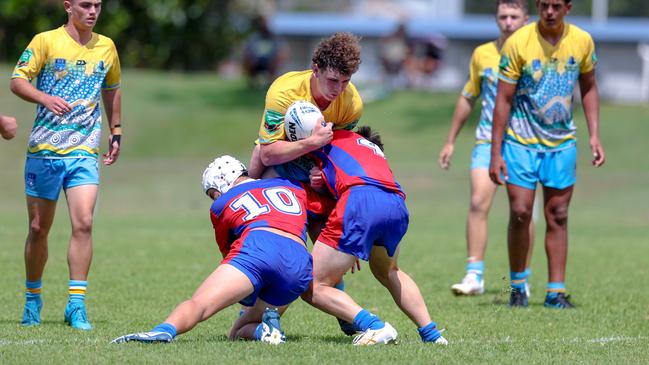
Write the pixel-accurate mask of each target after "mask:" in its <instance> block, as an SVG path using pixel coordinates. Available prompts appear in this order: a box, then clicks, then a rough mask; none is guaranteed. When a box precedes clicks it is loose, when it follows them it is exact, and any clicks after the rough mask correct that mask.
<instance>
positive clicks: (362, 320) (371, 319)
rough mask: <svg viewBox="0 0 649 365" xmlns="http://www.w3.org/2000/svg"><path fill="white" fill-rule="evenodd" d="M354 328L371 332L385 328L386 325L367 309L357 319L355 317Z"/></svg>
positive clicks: (359, 313)
mask: <svg viewBox="0 0 649 365" xmlns="http://www.w3.org/2000/svg"><path fill="white" fill-rule="evenodd" d="M354 326H356V328H358V329H360V330H361V331H362V332H365V331H367V330H368V329H371V330H378V329H381V328H383V327H385V323H383V321H382V320H381V319H380V318H379V317H377V316H376V315H374V314H372V313H370V312H368V311H367V310H366V309H362V310H361V311H360V312H358V314H357V315H356V317H354Z"/></svg>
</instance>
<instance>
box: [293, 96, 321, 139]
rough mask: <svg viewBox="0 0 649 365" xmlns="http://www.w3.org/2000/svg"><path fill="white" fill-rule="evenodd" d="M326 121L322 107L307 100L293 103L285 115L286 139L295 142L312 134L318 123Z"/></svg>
mask: <svg viewBox="0 0 649 365" xmlns="http://www.w3.org/2000/svg"><path fill="white" fill-rule="evenodd" d="M318 122H322V123H324V118H323V116H322V113H321V112H320V109H318V107H317V106H315V105H313V104H311V103H310V102H308V101H306V100H298V101H296V102H294V103H293V104H291V106H289V107H288V109H287V110H286V114H285V115H284V131H285V132H286V139H287V140H289V141H291V142H295V141H299V140H301V139H305V138H307V137H308V136H310V135H311V133H312V132H313V128H314V127H315V125H316V123H318Z"/></svg>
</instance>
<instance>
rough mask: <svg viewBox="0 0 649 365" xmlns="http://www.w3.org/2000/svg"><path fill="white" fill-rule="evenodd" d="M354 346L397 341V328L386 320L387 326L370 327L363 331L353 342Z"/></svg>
mask: <svg viewBox="0 0 649 365" xmlns="http://www.w3.org/2000/svg"><path fill="white" fill-rule="evenodd" d="M352 343H353V344H354V346H371V345H376V344H386V345H387V344H390V343H397V330H395V329H394V327H392V325H391V324H389V323H388V322H385V326H384V327H383V328H381V329H378V330H371V329H368V330H367V331H365V332H361V333H360V334H358V335H357V336H356V337H354V341H353V342H352Z"/></svg>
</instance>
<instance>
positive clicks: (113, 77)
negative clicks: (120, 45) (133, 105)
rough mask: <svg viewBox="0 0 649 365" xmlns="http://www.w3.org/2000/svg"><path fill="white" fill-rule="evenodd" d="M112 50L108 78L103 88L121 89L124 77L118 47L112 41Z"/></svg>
mask: <svg viewBox="0 0 649 365" xmlns="http://www.w3.org/2000/svg"><path fill="white" fill-rule="evenodd" d="M111 45H112V47H111V51H110V59H111V60H110V65H108V67H110V68H109V69H108V73H106V78H104V82H103V84H102V86H101V89H102V90H116V89H119V85H120V82H121V78H122V68H121V66H120V63H119V56H118V54H117V49H116V48H115V44H113V43H112V41H111Z"/></svg>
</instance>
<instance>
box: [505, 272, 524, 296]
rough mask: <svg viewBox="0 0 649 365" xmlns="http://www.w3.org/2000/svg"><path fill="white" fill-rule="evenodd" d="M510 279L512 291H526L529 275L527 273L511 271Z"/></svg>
mask: <svg viewBox="0 0 649 365" xmlns="http://www.w3.org/2000/svg"><path fill="white" fill-rule="evenodd" d="M509 278H510V279H511V281H512V283H511V285H512V289H517V290H518V291H522V292H524V291H525V283H527V274H526V273H525V271H521V272H515V271H510V272H509Z"/></svg>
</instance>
